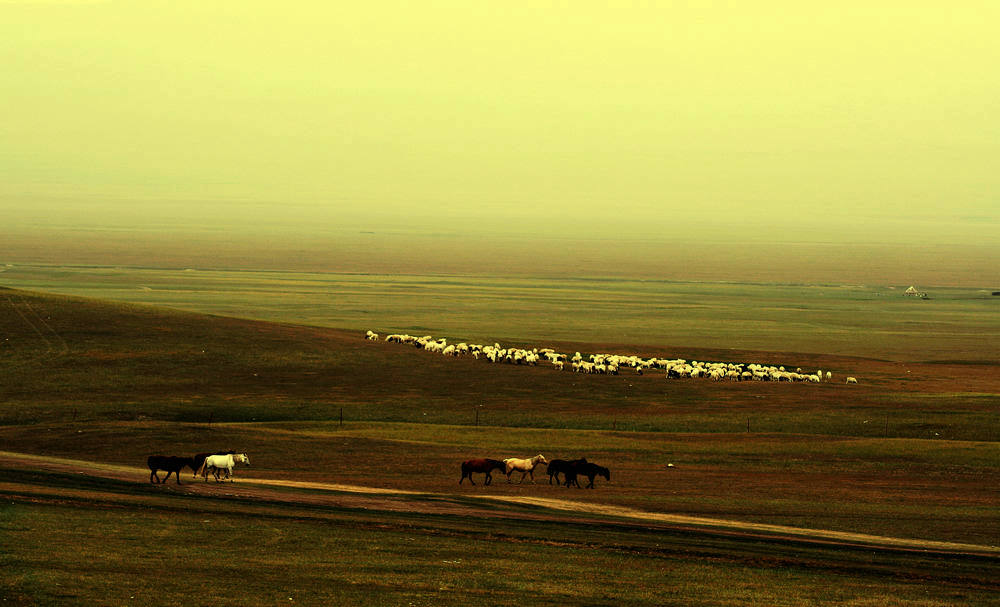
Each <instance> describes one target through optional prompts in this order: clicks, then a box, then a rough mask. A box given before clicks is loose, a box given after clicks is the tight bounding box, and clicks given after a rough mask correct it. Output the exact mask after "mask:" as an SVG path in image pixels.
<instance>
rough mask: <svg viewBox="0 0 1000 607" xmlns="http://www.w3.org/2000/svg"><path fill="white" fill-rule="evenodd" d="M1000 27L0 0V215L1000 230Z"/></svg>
mask: <svg viewBox="0 0 1000 607" xmlns="http://www.w3.org/2000/svg"><path fill="white" fill-rule="evenodd" d="M998 23H1000V2H996V1H995V0H988V1H961V0H959V1H954V2H941V1H933V2H922V1H919V0H908V1H900V2H895V1H885V2H878V1H872V0H865V1H857V2H855V1H840V2H822V3H818V2H802V1H801V0H795V1H754V2H749V1H747V2H743V1H738V2H737V1H734V2H722V1H717V2H711V1H705V2H695V1H692V2H666V1H664V2H635V3H624V2H623V3H599V2H584V1H574V2H568V1H567V2H557V3H554V2H540V1H532V2H513V3H510V2H505V3H496V2H492V3H487V2H475V1H469V0H462V1H455V2H434V1H428V2H409V1H406V2H380V1H374V2H373V1H366V2H328V1H324V2H257V1H251V0H240V1H234V2H229V1H220V2H215V1H205V0H198V1H196V2H195V1H188V0H170V1H167V2H161V1H153V0H142V1H130V2H73V1H70V0H65V1H59V2H57V1H16V0H15V1H10V0H6V1H4V0H0V67H2V69H0V210H2V211H3V214H4V217H5V221H6V222H7V223H8V225H23V226H28V227H29V228H30V227H31V226H33V225H42V224H47V225H48V224H74V225H75V224H76V223H82V224H88V225H92V226H101V225H105V226H110V227H128V226H133V225H134V226H139V225H142V224H144V223H148V222H153V223H156V222H179V223H185V224H187V223H190V224H191V225H205V224H212V225H226V224H228V223H232V224H233V225H240V226H246V225H254V224H257V225H265V224H267V225H270V224H273V223H277V222H281V223H282V224H287V225H294V226H298V227H299V228H300V229H310V228H316V229H330V228H338V227H345V228H352V229H353V228H355V227H356V228H359V229H376V228H378V227H380V226H386V227H389V228H392V229H403V228H405V227H406V226H407V225H414V226H420V227H421V228H428V227H431V228H434V227H440V229H442V230H455V229H469V230H476V229H479V230H487V229H488V230H493V231H497V232H506V231H511V232H516V231H525V232H529V233H539V234H542V233H546V232H567V233H572V234H581V235H588V234H597V235H599V234H605V233H607V232H609V231H617V232H621V233H635V234H642V235H655V234H664V235H671V234H675V235H679V236H683V235H686V234H691V233H696V232H697V231H698V230H713V229H714V230H717V233H727V231H733V230H735V231H739V232H742V233H743V235H744V236H745V237H748V238H755V239H763V240H767V239H769V238H774V239H778V240H788V239H792V240H794V239H804V240H817V241H841V240H848V241H849V240H851V239H862V240H863V239H878V238H879V235H880V234H882V233H885V234H894V235H898V234H904V233H913V234H919V235H920V238H923V239H929V240H931V241H934V240H941V241H943V242H959V243H962V242H967V241H970V240H972V241H976V242H983V243H989V244H1000V68H998V66H1000V36H998V35H997V24H998ZM19 222H20V223H19ZM894 237H898V236H894Z"/></svg>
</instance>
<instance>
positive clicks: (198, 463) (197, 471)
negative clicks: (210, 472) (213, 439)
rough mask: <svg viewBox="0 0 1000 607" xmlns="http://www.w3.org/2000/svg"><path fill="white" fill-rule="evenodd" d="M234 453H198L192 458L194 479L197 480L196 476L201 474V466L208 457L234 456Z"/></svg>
mask: <svg viewBox="0 0 1000 607" xmlns="http://www.w3.org/2000/svg"><path fill="white" fill-rule="evenodd" d="M235 454H236V452H235V451H216V452H214V453H198V454H197V455H195V456H194V465H195V466H196V468H195V469H194V478H198V475H199V474H201V473H202V466H204V465H205V458H206V457H208V456H209V455H235Z"/></svg>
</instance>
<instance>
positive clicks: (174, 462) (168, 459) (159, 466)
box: [146, 455, 197, 485]
mask: <svg viewBox="0 0 1000 607" xmlns="http://www.w3.org/2000/svg"><path fill="white" fill-rule="evenodd" d="M146 465H147V466H149V482H151V483H165V482H167V479H169V478H170V475H171V474H173V475H174V478H176V479H177V484H178V485H183V484H184V483H182V482H181V470H182V469H183V468H184V466H187V467H189V468H191V469H192V470H197V467H196V466H195V463H194V458H191V457H179V456H177V455H150V456H149V457H147V458H146ZM158 470H166V471H167V475H166V476H165V477H163V480H162V481H161V480H160V475H159V474H157V471H158ZM153 479H156V480H153Z"/></svg>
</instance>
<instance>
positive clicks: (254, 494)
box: [0, 451, 1000, 557]
mask: <svg viewBox="0 0 1000 607" xmlns="http://www.w3.org/2000/svg"><path fill="white" fill-rule="evenodd" d="M0 464H3V465H7V466H10V467H13V468H34V469H45V470H51V471H57V472H68V473H76V474H81V475H90V476H96V477H100V478H111V479H115V480H126V481H129V480H131V481H135V482H137V483H140V484H146V483H145V481H146V479H148V478H149V470H148V469H145V468H136V467H134V466H122V465H116V464H105V463H98V462H90V461H83V460H73V459H65V458H58V457H47V456H40V455H30V454H26V453H15V452H11V451H0ZM185 474H187V473H186V472H185ZM183 478H190V477H186V476H185V477H183ZM171 486H173V485H171ZM214 487H224V488H226V489H227V490H235V489H238V490H239V493H238V494H233V493H228V494H229V495H234V496H236V497H245V498H250V499H254V498H257V499H259V498H263V497H267V498H269V499H273V498H274V496H273V495H270V494H267V495H265V493H266V490H267V488H268V487H282V488H287V489H302V490H306V491H311V492H330V493H337V494H349V495H358V496H366V497H367V498H368V499H369V500H370V497H371V496H378V495H381V496H385V497H386V498H388V497H389V496H392V497H394V498H398V497H400V496H402V497H403V500H402V501H403V502H404V503H405V509H406V510H407V511H411V512H415V513H417V512H419V513H430V512H437V513H440V512H441V511H442V508H441V505H442V504H441V502H447V501H449V500H462V501H463V502H462V503H460V502H458V501H452V506H453V508H452V512H453V513H455V514H462V513H463V512H464V510H463V508H468V506H466V504H468V502H470V501H482V502H483V503H488V502H500V503H508V504H513V505H519V506H533V507H538V508H545V509H549V510H557V511H563V512H574V513H577V514H581V515H592V516H604V517H617V518H623V519H628V520H630V521H635V522H637V523H650V524H656V525H667V526H673V527H680V528H685V529H688V530H693V531H697V530H703V531H706V532H709V531H711V532H722V533H727V534H731V535H733V536H747V537H768V538H786V539H794V540H801V541H808V542H815V543H821V544H826V545H831V546H850V547H861V546H863V547H871V548H882V549H899V550H916V551H926V552H935V553H948V554H975V555H981V556H988V557H1000V547H997V546H984V545H978V544H964V543H959V542H944V541H935V540H920V539H909V538H895V537H885V536H878V535H869V534H864V533H851V532H846V531H831V530H827V529H808V528H802V527H789V526H785V525H771V524H767V523H752V522H745V521H734V520H726V519H715V518H708V517H699V516H688V515H680V514H669V513H662V512H647V511H643V510H636V509H634V508H627V507H623V506H613V505H605V504H594V503H589V502H582V501H574V500H562V499H553V498H543V497H530V496H528V497H523V496H503V495H475V496H470V495H465V494H448V493H440V494H434V493H427V492H420V491H407V490H401V489H386V488H381V487H365V486H360V485H345V484H339V483H326V482H312V481H292V480H282V479H264V478H240V479H239V480H238V481H237V482H235V483H221V484H216V483H209V484H207V485H206V484H204V483H196V482H188V483H186V484H185V485H181V486H180V488H182V489H183V488H188V490H190V491H193V492H196V493H201V492H202V491H206V490H208V491H212V490H214V489H213V488H214ZM406 496H421V498H422V499H411V500H408V499H405V498H406ZM427 497H433V498H436V502H434V503H432V502H428V500H427V499H426V498H427ZM281 499H282V500H283V501H286V502H289V503H292V504H307V503H309V504H311V503H316V502H317V499H316V497H315V494H308V495H307V494H301V495H295V494H288V493H282V494H281ZM393 502H394V505H393V506H392V507H389V504H388V500H387V502H386V509H391V510H399V509H400V508H399V502H400V500H399V499H395V500H393ZM369 505H370V506H371V503H370V501H369ZM371 509H374V510H377V509H378V504H377V503H376V504H375V505H374V506H372V507H371ZM537 514H538V515H539V516H540V517H541V518H555V517H553V516H546V513H544V512H542V513H537ZM560 520H564V519H563V518H562V517H560Z"/></svg>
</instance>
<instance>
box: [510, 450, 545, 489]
mask: <svg viewBox="0 0 1000 607" xmlns="http://www.w3.org/2000/svg"><path fill="white" fill-rule="evenodd" d="M503 463H504V467H505V468H506V470H505V471H504V472H505V473H506V474H507V482H508V483H509V482H510V475H511V474H512V473H513V472H514V471H515V470H518V471H520V473H521V480H519V481H518V483H523V482H524V477H525V476H526V475H529V474H530V475H531V482H532V483H534V482H535V468H536V467H538V465H539V464H547V463H549V460H547V459H545V456H544V455H542V454H541V453H539V454H538V455H536V456H535V457H530V458H528V459H521V458H517V457H508V458H507V459H505V460H503Z"/></svg>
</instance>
